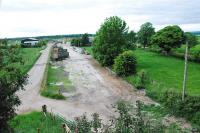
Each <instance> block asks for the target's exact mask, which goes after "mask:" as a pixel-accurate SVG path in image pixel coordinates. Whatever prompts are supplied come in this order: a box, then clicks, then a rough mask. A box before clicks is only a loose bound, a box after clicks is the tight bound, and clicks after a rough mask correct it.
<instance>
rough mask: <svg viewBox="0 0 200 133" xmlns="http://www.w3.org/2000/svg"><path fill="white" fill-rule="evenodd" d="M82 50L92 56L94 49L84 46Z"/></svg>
mask: <svg viewBox="0 0 200 133" xmlns="http://www.w3.org/2000/svg"><path fill="white" fill-rule="evenodd" d="M81 48H84V49H85V51H86V52H87V53H89V54H90V55H92V47H91V46H82V47H81Z"/></svg>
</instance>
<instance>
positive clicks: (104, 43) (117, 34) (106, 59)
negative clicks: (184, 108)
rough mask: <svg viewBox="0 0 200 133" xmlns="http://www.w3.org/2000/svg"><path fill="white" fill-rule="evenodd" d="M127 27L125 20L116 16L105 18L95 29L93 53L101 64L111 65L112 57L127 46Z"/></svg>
mask: <svg viewBox="0 0 200 133" xmlns="http://www.w3.org/2000/svg"><path fill="white" fill-rule="evenodd" d="M127 32H128V28H127V26H126V22H125V21H123V20H121V19H120V18H119V17H117V16H113V17H110V18H107V19H106V20H105V22H104V23H103V24H102V25H101V27H100V29H99V30H98V31H97V33H96V36H95V39H94V45H93V49H92V50H93V54H94V58H96V59H97V60H98V61H99V62H100V64H102V65H103V66H111V65H112V64H113V63H114V58H115V57H116V56H118V55H119V54H120V53H121V52H122V51H123V50H124V49H126V47H127V40H126V36H125V35H126V34H127Z"/></svg>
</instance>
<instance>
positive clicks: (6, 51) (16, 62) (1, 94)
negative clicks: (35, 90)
mask: <svg viewBox="0 0 200 133" xmlns="http://www.w3.org/2000/svg"><path fill="white" fill-rule="evenodd" d="M0 47H1V48H0V132H1V133H7V132H10V128H9V126H8V123H7V122H8V120H10V119H12V118H13V117H14V116H15V111H16V107H17V106H19V105H20V100H19V98H18V96H17V95H16V92H17V91H19V90H22V89H23V87H24V85H25V83H26V79H27V75H26V74H24V73H23V71H22V69H21V66H22V64H23V60H22V57H21V56H20V54H19V49H18V48H16V47H11V46H8V45H7V41H6V40H5V41H0Z"/></svg>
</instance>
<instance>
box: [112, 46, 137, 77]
mask: <svg viewBox="0 0 200 133" xmlns="http://www.w3.org/2000/svg"><path fill="white" fill-rule="evenodd" d="M136 63H137V61H136V57H135V55H134V52H133V51H130V50H129V51H125V52H123V53H122V54H120V55H119V56H117V58H116V59H115V63H114V65H113V67H114V71H115V72H116V73H117V75H119V76H128V75H130V74H135V73H136Z"/></svg>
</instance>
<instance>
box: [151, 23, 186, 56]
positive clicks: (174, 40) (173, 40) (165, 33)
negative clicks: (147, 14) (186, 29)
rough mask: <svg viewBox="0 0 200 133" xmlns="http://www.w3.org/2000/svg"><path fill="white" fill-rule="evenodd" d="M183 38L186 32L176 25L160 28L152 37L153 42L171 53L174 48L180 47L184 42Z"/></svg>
mask: <svg viewBox="0 0 200 133" xmlns="http://www.w3.org/2000/svg"><path fill="white" fill-rule="evenodd" d="M183 39H184V33H183V31H182V29H181V28H180V27H179V26H177V25H174V26H167V27H165V28H163V29H161V30H159V31H158V32H157V33H156V34H155V35H154V36H153V37H152V43H153V44H155V45H158V46H159V47H160V48H161V49H162V50H163V51H165V52H167V53H169V52H170V50H171V49H172V48H177V47H180V46H181V44H182V43H183Z"/></svg>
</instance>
